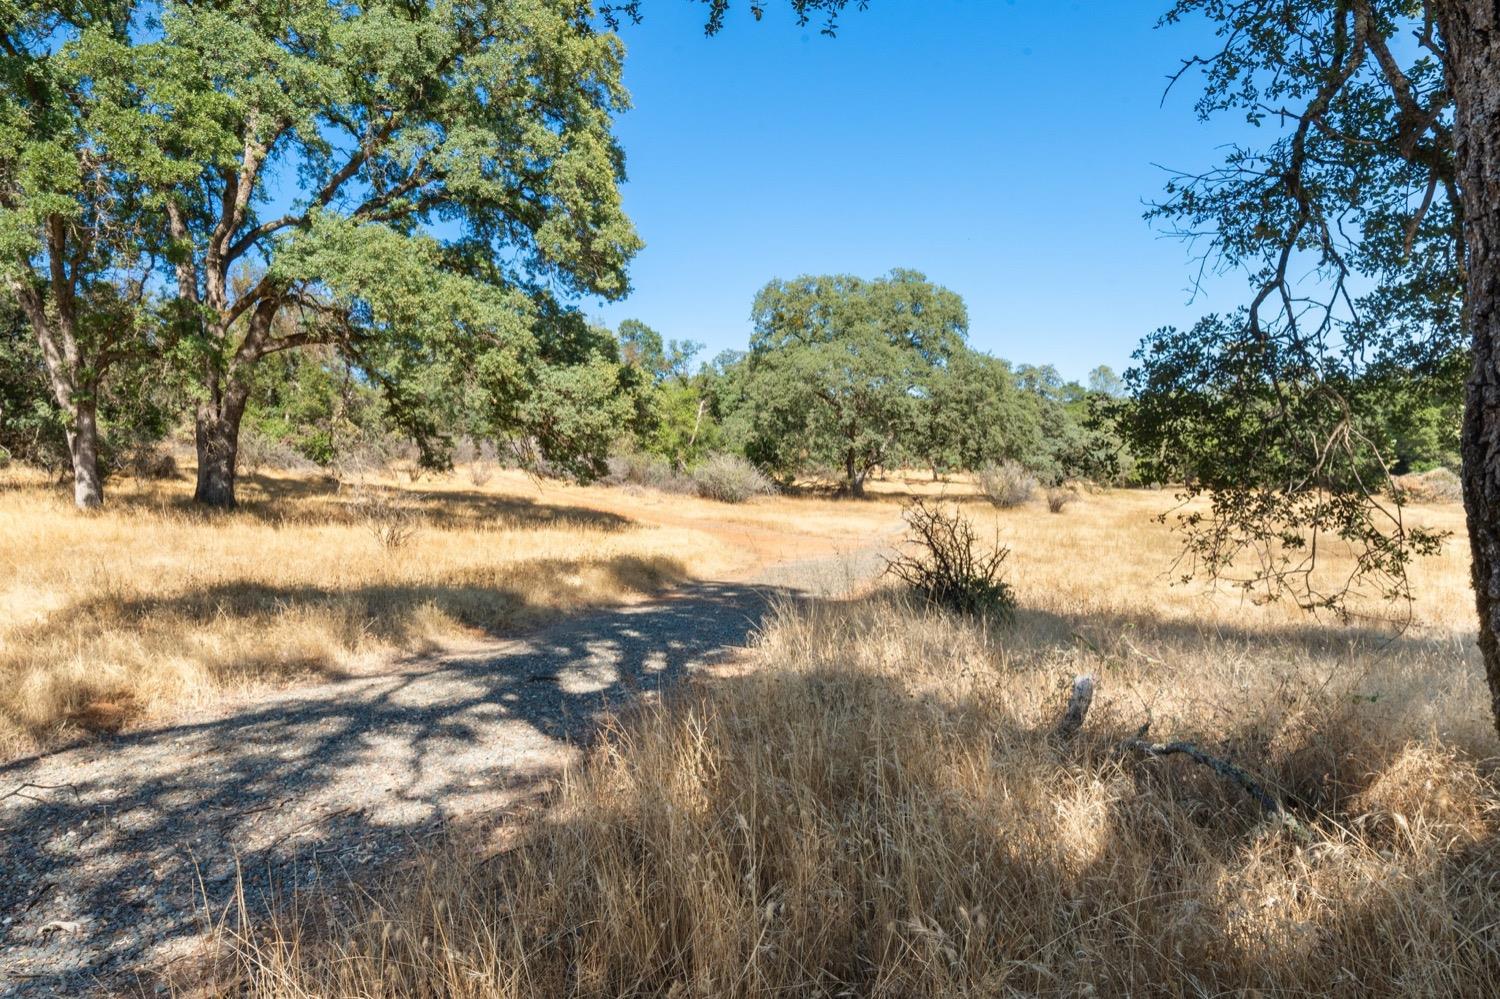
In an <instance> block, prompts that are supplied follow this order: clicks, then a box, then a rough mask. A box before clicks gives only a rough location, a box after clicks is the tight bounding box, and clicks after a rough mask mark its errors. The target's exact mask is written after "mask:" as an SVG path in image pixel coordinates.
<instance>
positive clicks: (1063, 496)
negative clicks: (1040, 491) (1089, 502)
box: [1047, 486, 1078, 513]
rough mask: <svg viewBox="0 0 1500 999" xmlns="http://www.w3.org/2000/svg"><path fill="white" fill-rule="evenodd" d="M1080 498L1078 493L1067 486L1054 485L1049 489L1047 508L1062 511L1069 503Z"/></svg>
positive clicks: (1050, 510)
mask: <svg viewBox="0 0 1500 999" xmlns="http://www.w3.org/2000/svg"><path fill="white" fill-rule="evenodd" d="M1077 499H1078V494H1077V493H1075V492H1074V491H1073V490H1071V489H1069V488H1068V487H1066V486H1054V487H1053V488H1051V489H1048V490H1047V510H1048V511H1049V512H1051V513H1062V512H1063V511H1064V510H1066V509H1067V508H1068V505H1069V504H1071V503H1072V502H1074V501H1075V500H1077Z"/></svg>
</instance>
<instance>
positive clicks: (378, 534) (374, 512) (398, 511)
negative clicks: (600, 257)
mask: <svg viewBox="0 0 1500 999" xmlns="http://www.w3.org/2000/svg"><path fill="white" fill-rule="evenodd" d="M352 505H353V507H354V509H355V510H356V511H357V512H358V514H359V517H360V519H361V520H363V521H364V524H365V528H366V529H367V530H368V531H369V532H370V536H371V537H373V538H374V539H375V540H376V542H378V543H379V545H380V547H382V548H384V549H385V550H386V551H388V552H394V551H399V550H400V549H402V548H405V547H406V546H407V545H408V544H409V543H410V542H411V540H412V539H413V538H414V537H416V535H417V529H418V527H420V526H421V517H420V514H419V513H418V511H417V510H416V508H414V507H413V506H411V505H409V504H407V503H403V502H402V501H401V500H400V499H399V498H398V497H396V496H393V495H391V494H390V493H388V492H385V491H383V490H377V489H369V488H366V487H363V486H359V487H356V489H355V496H354V501H353V504H352Z"/></svg>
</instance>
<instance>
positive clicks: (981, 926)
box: [224, 597, 1500, 999]
mask: <svg viewBox="0 0 1500 999" xmlns="http://www.w3.org/2000/svg"><path fill="white" fill-rule="evenodd" d="M1025 616H1026V615H1025V612H1023V614H1022V617H1023V618H1025ZM1019 627H1020V629H1021V630H1020V633H1019V636H1013V635H1011V634H1007V637H1006V638H1005V639H1004V640H1003V641H997V640H996V639H995V638H994V637H993V636H990V635H988V634H987V633H986V632H985V631H984V629H983V628H982V627H981V626H979V625H977V624H972V623H965V622H964V621H963V620H961V619H958V618H953V617H942V616H931V615H925V614H920V613H917V612H915V611H914V610H912V609H909V608H906V607H904V606H903V605H901V604H900V603H893V602H892V601H890V600H889V599H885V598H879V597H877V598H873V599H869V600H865V601H862V602H856V603H853V604H844V605H825V606H822V607H814V608H811V609H801V610H787V611H785V612H783V613H782V614H781V615H780V617H779V618H778V619H777V620H776V621H775V622H774V623H773V625H772V626H771V627H770V628H769V629H768V630H767V632H766V634H765V636H764V638H763V639H762V641H761V642H760V644H759V646H758V647H757V648H756V649H755V650H754V651H753V653H752V659H753V663H752V665H753V666H754V667H755V668H753V669H749V670H746V671H744V672H743V673H741V674H739V675H737V676H736V677H734V678H733V679H727V680H726V679H720V680H716V681H713V683H712V684H711V685H710V684H703V685H700V686H697V687H695V688H693V689H691V690H688V691H686V692H685V693H683V694H682V695H681V696H679V697H678V698H677V699H676V700H675V701H672V702H670V703H669V704H668V705H667V706H665V707H659V708H652V709H648V710H645V711H643V712H641V713H639V714H637V715H636V716H634V717H632V718H629V719H627V720H625V721H623V722H621V723H620V724H619V726H618V727H617V728H616V729H615V730H614V731H613V732H612V733H611V734H610V735H609V737H608V738H606V739H605V740H604V741H603V742H602V743H601V744H600V745H599V746H598V747H597V748H596V749H595V750H594V751H593V753H592V756H591V758H590V760H589V761H588V763H587V765H586V766H585V767H583V768H582V769H580V770H578V771H577V772H575V773H573V774H572V775H571V776H570V777H569V778H568V779H567V780H566V782H565V784H564V786H563V787H562V788H561V790H560V791H559V792H558V794H557V796H556V801H555V807H554V808H553V809H552V811H551V813H550V814H549V815H547V816H546V817H545V818H544V819H542V820H540V821H537V822H534V823H533V824H532V825H531V826H530V827H529V832H528V833H527V834H526V835H525V836H524V838H523V840H522V841H521V843H520V844H519V845H517V846H515V847H514V848H512V849H509V850H508V851H505V852H501V853H496V854H491V853H487V852H485V851H484V850H482V849H479V848H477V847H476V844H474V843H472V842H462V843H458V842H455V843H454V844H452V845H451V846H449V847H448V848H446V849H444V850H441V851H439V852H437V853H433V854H428V855H425V856H424V857H422V858H420V859H419V860H418V862H417V863H416V865H415V866H414V868H412V869H411V870H408V871H406V872H404V874H403V875H402V876H401V877H400V878H399V879H397V880H396V881H395V882H394V883H393V886H392V887H391V888H390V889H388V890H385V891H376V892H374V893H370V894H362V895H361V900H360V901H357V902H354V903H352V908H343V909H330V910H329V912H330V916H329V920H328V921H327V922H326V923H325V924H324V925H323V928H322V930H321V932H319V931H315V930H314V929H313V928H312V926H311V924H308V925H301V926H299V925H298V924H296V923H294V922H281V923H279V924H273V925H270V926H267V927H263V928H262V931H261V932H259V933H257V934H255V935H252V936H246V937H244V938H242V939H240V940H238V941H236V945H237V947H238V948H239V954H240V957H241V960H240V962H239V963H238V966H237V967H238V972H237V974H236V975H232V976H231V977H230V979H229V980H228V982H227V983H225V984H224V992H225V994H229V993H231V992H232V993H233V994H236V995H239V994H246V995H250V996H253V997H258V999H310V997H313V996H333V995H340V996H342V995H359V996H366V997H393V999H394V997H397V996H411V995H433V996H438V995H441V996H465V997H472V999H482V997H548V999H552V997H605V996H626V995H630V996H647V995H649V996H731V997H734V996H757V997H758V996H765V997H770V996H784V995H829V996H834V995H859V996H890V997H896V996H901V997H907V996H974V997H978V996H997V995H1097V996H1113V995H1157V994H1181V995H1223V994H1259V995H1284V994H1285V995H1292V994H1296V995H1331V996H1347V997H1351V999H1352V997H1361V996H1368V995H1408V996H1434V995H1453V996H1460V995H1462V996H1484V995H1491V994H1493V987H1494V983H1495V982H1496V981H1500V929H1497V927H1500V892H1497V890H1496V888H1497V884H1500V793H1497V789H1496V786H1495V782H1494V777H1493V775H1492V774H1491V773H1489V772H1488V771H1487V770H1486V769H1485V765H1484V764H1482V763H1481V762H1480V756H1479V755H1478V754H1481V753H1482V754H1485V755H1493V753H1494V750H1495V746H1494V745H1493V737H1492V736H1486V737H1485V738H1486V740H1487V741H1485V742H1483V743H1482V744H1480V745H1464V744H1462V742H1463V741H1464V740H1463V737H1462V736H1456V738H1457V740H1458V741H1457V742H1450V741H1447V740H1445V737H1444V734H1443V733H1444V731H1446V730H1447V729H1445V728H1441V727H1440V728H1434V727H1433V726H1432V725H1431V724H1430V723H1429V721H1428V717H1427V714H1426V711H1425V706H1424V705H1421V704H1419V703H1418V702H1417V701H1416V700H1415V699H1414V698H1416V697H1419V696H1421V695H1422V694H1424V693H1425V694H1427V695H1432V694H1433V693H1434V691H1432V690H1431V689H1425V690H1424V689H1422V687H1421V682H1420V681H1418V677H1417V672H1416V671H1417V670H1418V668H1419V666H1418V664H1419V663H1425V665H1426V666H1427V667H1429V669H1430V667H1431V666H1432V663H1433V659H1432V658H1431V656H1430V653H1429V651H1428V650H1425V649H1421V648H1418V649H1402V650H1398V651H1396V652H1395V653H1393V656H1392V658H1390V659H1388V660H1385V661H1382V662H1379V663H1375V664H1373V665H1371V667H1370V668H1368V669H1364V670H1350V669H1343V670H1341V671H1338V672H1337V673H1331V672H1328V671H1327V669H1328V668H1330V667H1334V666H1337V665H1339V663H1338V661H1337V660H1338V658H1339V654H1338V653H1337V652H1334V653H1332V654H1328V655H1325V653H1324V652H1322V651H1321V650H1320V648H1319V647H1318V646H1316V645H1314V644H1309V643H1308V642H1307V641H1306V636H1297V637H1290V636H1282V637H1277V636H1268V637H1267V640H1266V643H1265V645H1264V646H1263V647H1261V648H1257V649H1247V648H1246V647H1245V646H1244V644H1243V643H1242V642H1240V641H1239V640H1238V639H1235V638H1226V637H1220V636H1216V635H1214V634H1213V633H1211V632H1209V633H1194V634H1186V633H1183V632H1180V631H1178V630H1175V629H1172V628H1168V627H1162V628H1158V629H1154V630H1152V629H1138V630H1137V631H1136V632H1135V633H1134V634H1132V635H1130V636H1129V637H1128V639H1127V640H1124V641H1122V642H1121V643H1120V644H1118V645H1116V646H1112V647H1110V648H1106V649H1101V650H1100V651H1098V652H1094V651H1089V650H1086V649H1081V648H1080V646H1079V645H1078V644H1077V643H1076V642H1071V641H1069V640H1067V639H1066V638H1063V637H1062V636H1058V638H1057V640H1056V641H1053V640H1051V637H1050V636H1052V635H1053V632H1052V630H1051V629H1052V626H1051V625H1050V624H1049V623H1048V622H1046V621H1044V620H1039V619H1034V620H1031V621H1026V620H1023V621H1021V622H1020V625H1019ZM1336 644H1337V643H1335V645H1336ZM1345 647H1346V652H1345V655H1346V656H1347V654H1348V653H1347V648H1348V643H1347V641H1346V642H1345ZM1129 648H1134V649H1135V650H1136V651H1135V652H1134V653H1129V652H1127V651H1126V650H1127V649H1129ZM1080 665H1082V666H1085V667H1089V666H1092V667H1094V668H1096V669H1098V670H1099V672H1100V675H1101V691H1100V696H1099V699H1098V700H1096V702H1095V707H1094V711H1093V713H1092V715H1091V716H1090V717H1089V720H1088V723H1087V725H1086V726H1085V727H1084V729H1083V730H1082V731H1081V732H1080V733H1078V734H1077V735H1076V736H1075V737H1074V738H1073V739H1071V740H1069V741H1067V742H1064V743H1060V742H1058V741H1057V740H1056V739H1054V738H1052V736H1051V731H1052V728H1053V723H1054V721H1055V718H1056V714H1057V712H1058V711H1059V710H1060V708H1061V706H1062V701H1063V698H1064V693H1063V687H1065V682H1064V681H1065V675H1066V674H1067V673H1068V672H1071V671H1072V670H1074V669H1077V668H1079V667H1080ZM1344 665H1346V666H1347V661H1346V662H1345V663H1344ZM1473 668H1474V663H1473V662H1472V661H1468V662H1466V664H1465V666H1464V669H1466V670H1472V669H1473ZM1188 671H1190V672H1188ZM1441 682H1442V679H1441V677H1437V676H1434V675H1432V674H1431V673H1430V672H1429V673H1428V676H1427V679H1426V681H1425V683H1427V684H1429V685H1430V684H1434V683H1441ZM1371 685H1374V686H1377V687H1380V688H1382V689H1384V690H1385V691H1387V693H1388V694H1389V696H1388V697H1384V698H1380V699H1379V700H1377V701H1375V702H1372V701H1370V700H1369V699H1364V700H1360V699H1357V698H1356V697H1354V696H1352V695H1354V694H1356V693H1358V692H1360V691H1363V690H1367V689H1369V687H1370V686H1371ZM1438 699H1439V700H1440V701H1441V702H1442V703H1443V704H1444V705H1445V706H1449V704H1450V702H1449V701H1448V700H1446V699H1445V698H1444V696H1443V695H1438ZM1458 710H1459V711H1460V712H1461V713H1462V714H1463V717H1461V718H1454V719H1453V720H1454V722H1455V726H1454V728H1453V729H1452V731H1454V732H1460V733H1461V732H1465V731H1468V730H1469V729H1468V726H1469V725H1470V723H1472V722H1473V721H1474V720H1475V719H1474V718H1473V717H1470V716H1478V715H1482V713H1483V711H1484V706H1483V704H1473V705H1467V706H1464V707H1461V708H1460V709H1458ZM1148 711H1150V712H1153V713H1154V714H1155V720H1156V723H1157V730H1158V731H1162V732H1166V731H1168V730H1171V731H1172V732H1174V734H1178V735H1182V736H1184V737H1188V736H1190V737H1192V738H1194V739H1195V740H1197V741H1199V742H1201V743H1203V744H1205V745H1209V746H1212V747H1213V748H1214V751H1215V752H1216V753H1220V754H1224V755H1232V756H1233V757H1234V758H1235V759H1236V760H1237V762H1238V763H1239V764H1240V765H1242V766H1244V767H1246V768H1247V769H1249V770H1251V771H1253V772H1254V773H1256V774H1257V775H1258V776H1259V777H1260V779H1262V780H1263V781H1265V783H1266V785H1267V786H1268V787H1270V788H1272V789H1274V790H1275V792H1276V793H1277V794H1278V795H1280V796H1281V797H1282V799H1283V800H1284V801H1285V802H1286V803H1287V806H1288V808H1289V809H1290V810H1292V811H1293V812H1294V813H1295V814H1296V815H1297V817H1298V820H1299V821H1298V824H1297V825H1296V826H1289V825H1287V824H1279V823H1270V822H1267V821H1265V820H1263V819H1262V816H1261V813H1260V811H1259V809H1258V808H1256V807H1255V805H1254V804H1253V803H1252V802H1250V801H1248V799H1247V798H1246V797H1245V796H1244V794H1243V793H1242V791H1241V789H1239V788H1237V787H1234V786H1232V785H1230V784H1228V783H1227V782H1225V781H1222V780H1219V779H1218V778H1216V776H1215V775H1214V774H1213V773H1211V772H1209V771H1208V770H1206V768H1202V767H1194V766H1192V765H1191V764H1188V763H1183V762H1178V761H1173V760H1143V759H1140V758H1139V757H1137V756H1133V755H1130V754H1124V753H1122V752H1120V750H1119V745H1120V742H1121V740H1122V739H1125V738H1127V737H1128V736H1129V734H1130V733H1131V732H1132V731H1134V729H1135V727H1136V723H1137V722H1138V721H1139V720H1141V718H1142V716H1143V715H1144V714H1145V713H1146V712H1148Z"/></svg>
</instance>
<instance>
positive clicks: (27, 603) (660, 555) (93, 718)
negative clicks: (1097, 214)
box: [0, 470, 895, 760]
mask: <svg viewBox="0 0 1500 999" xmlns="http://www.w3.org/2000/svg"><path fill="white" fill-rule="evenodd" d="M191 491H192V484H191V481H190V480H189V479H186V478H181V479H176V480H169V481H165V482H151V481H145V482H137V481H132V480H130V479H122V480H119V481H113V482H111V483H110V491H109V502H108V505H107V507H106V509H105V510H104V512H102V513H99V514H97V515H93V516H80V515H78V514H76V513H75V512H74V511H73V509H72V507H71V504H70V503H69V501H68V497H67V494H66V490H64V489H60V488H58V487H56V486H55V485H54V484H53V483H50V482H49V481H48V480H47V479H45V478H44V477H42V476H41V475H39V474H38V473H31V472H26V471H21V470H10V471H6V472H4V473H0V553H3V559H0V760H3V759H4V758H6V757H12V756H15V755H17V754H19V753H23V752H28V751H32V750H34V749H36V748H38V747H41V746H45V745H48V744H53V743H56V742H57V741H59V740H62V739H67V738H69V737H72V736H76V735H78V734H80V732H82V731H84V730H89V729H95V730H99V729H102V730H115V729H118V728H120V727H121V726H128V725H131V724H136V723H139V722H141V721H144V720H147V719H151V718H159V717H162V716H169V715H173V714H179V713H183V712H190V711H192V710H193V709H194V707H195V706H202V705H204V704H206V703H211V702H214V701H217V700H218V699H220V698H222V697H224V696H225V695H226V694H235V693H243V692H246V691H247V690H253V688H254V687H256V686H257V685H262V684H268V683H284V682H294V681H296V680H297V679H300V678H307V677H311V676H317V675H319V674H324V673H329V672H340V671H349V670H358V669H378V668H380V666H381V664H382V663H384V662H386V661H388V660H389V659H390V657H391V656H393V655H395V654H399V653H410V652H414V651H420V650H421V649H423V648H425V647H428V646H432V645H435V644H438V643H444V642H455V641H464V640H471V639H473V638H475V637H476V636H482V635H491V636H493V635H504V634H507V633H510V632H513V631H515V630H516V629H518V628H521V627H524V626H526V625H530V624H535V623H537V622H539V621H542V620H545V619H546V618H548V617H551V616H555V615H558V614H564V613H567V612H569V611H572V610H577V609H580V608H584V607H590V606H596V605H599V604H605V603H614V602H618V601H623V600H631V599H637V598H640V597H642V596H645V595H648V594H651V593H654V592H657V591H659V590H661V589H662V588H663V587H666V586H668V585H670V584H672V583H674V582H677V581H680V580H683V579H686V578H688V577H689V576H698V577H709V578H722V577H731V576H735V575H737V574H743V573H745V572H749V571H751V570H753V569H754V568H755V567H757V566H759V565H762V564H765V563H767V562H771V561H775V560H777V559H780V558H783V557H787V556H788V554H790V553H816V552H818V551H822V550H832V546H837V545H840V544H846V545H853V544H856V543H859V542H860V538H861V537H862V532H864V531H866V530H876V531H889V530H890V527H891V523H892V522H893V521H894V518H895V513H894V507H891V506H889V505H885V506H881V507H879V508H877V509H872V511H871V512H869V513H866V514H864V515H862V516H854V517H849V516H848V510H847V509H846V508H845V507H844V506H842V505H840V504H837V503H833V502H830V501H817V500H808V501H805V502H801V503H799V504H798V505H797V507H796V509H797V516H796V519H797V524H796V525H795V526H793V525H788V524H787V523H785V521H786V520H787V511H788V507H787V506H786V505H785V503H786V502H787V501H782V500H762V501H756V502H754V503H751V504H748V505H746V506H744V507H736V508H730V507H726V506H724V505H723V504H718V503H712V502H709V501H703V500H697V499H688V498H684V497H663V496H659V495H657V494H654V493H643V492H639V491H636V492H626V491H624V490H619V489H605V488H601V487H592V488H586V487H577V486H568V485H561V484H557V483H541V482H537V481H534V480H532V479H529V478H527V477H526V476H524V475H522V474H520V473H515V472H504V471H495V472H493V473H492V474H491V475H490V476H489V478H488V479H487V480H486V481H485V483H484V485H482V486H476V485H475V484H474V483H473V481H471V479H470V477H468V475H467V474H466V473H459V474H455V475H449V476H441V477H437V478H431V477H429V478H426V479H423V480H421V481H418V482H415V483H412V482H410V481H407V480H405V479H404V478H400V479H398V478H396V477H387V478H381V479H375V480H372V481H369V482H364V483H360V484H357V485H354V486H348V485H346V486H344V487H342V488H339V487H336V486H335V485H333V484H331V483H328V482H325V481H322V480H320V479H316V478H311V477H306V476H301V477H298V476H276V475H267V476H256V477H250V478H247V479H246V480H245V481H244V482H243V484H242V488H241V504H240V507H239V508H238V509H237V510H235V511H232V512H229V513H215V512H211V511H204V510H201V509H196V508H194V507H193V506H192V504H191V503H190V502H189V500H190V497H191ZM372 499H374V500H378V501H379V502H378V503H373V504H372V502H371V500H372ZM393 511H394V512H393ZM392 516H398V517H400V518H404V521H405V522H407V523H409V524H410V525H411V527H412V528H413V529H414V533H413V534H412V535H411V537H410V538H409V540H407V541H406V542H405V544H404V545H401V546H400V547H398V548H395V549H390V548H387V547H386V546H385V545H384V544H383V543H382V542H381V541H380V540H379V539H378V538H377V537H376V533H375V531H374V530H372V527H379V526H381V524H382V523H383V522H384V521H386V520H389V519H390V518H391V517H392ZM372 522H373V523H372Z"/></svg>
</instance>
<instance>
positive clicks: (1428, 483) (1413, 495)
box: [1395, 468, 1464, 503]
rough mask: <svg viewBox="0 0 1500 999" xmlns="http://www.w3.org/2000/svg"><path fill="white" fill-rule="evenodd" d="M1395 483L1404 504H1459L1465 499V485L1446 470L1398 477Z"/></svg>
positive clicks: (1397, 492) (1435, 469)
mask: <svg viewBox="0 0 1500 999" xmlns="http://www.w3.org/2000/svg"><path fill="white" fill-rule="evenodd" d="M1395 482H1396V494H1397V496H1398V497H1399V498H1400V499H1401V501H1402V502H1403V503H1458V502H1460V501H1462V500H1463V498H1464V487H1463V483H1462V482H1461V481H1460V480H1459V478H1458V476H1457V475H1455V474H1454V473H1453V472H1451V471H1449V470H1448V469H1446V468H1434V469H1433V470H1432V471H1430V472H1422V473H1421V474H1420V475H1398V476H1396V480H1395Z"/></svg>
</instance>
